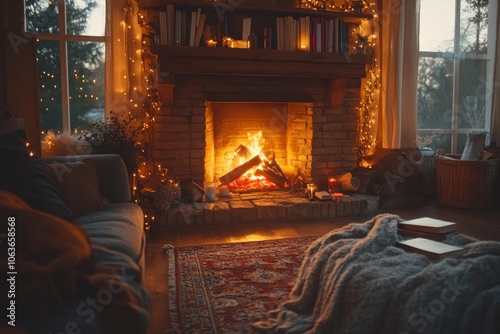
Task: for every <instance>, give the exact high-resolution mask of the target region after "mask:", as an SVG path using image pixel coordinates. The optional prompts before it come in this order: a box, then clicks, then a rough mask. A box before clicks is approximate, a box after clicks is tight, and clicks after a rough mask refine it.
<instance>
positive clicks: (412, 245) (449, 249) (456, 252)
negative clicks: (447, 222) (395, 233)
mask: <svg viewBox="0 0 500 334" xmlns="http://www.w3.org/2000/svg"><path fill="white" fill-rule="evenodd" d="M398 246H399V247H401V248H402V249H404V250H406V251H409V252H412V253H418V254H423V255H425V256H427V257H428V258H429V259H431V260H441V259H444V258H446V257H458V256H460V255H462V254H463V251H464V249H463V247H457V246H453V245H448V244H445V243H443V242H439V241H434V240H430V239H425V238H414V239H409V240H405V241H400V242H398Z"/></svg>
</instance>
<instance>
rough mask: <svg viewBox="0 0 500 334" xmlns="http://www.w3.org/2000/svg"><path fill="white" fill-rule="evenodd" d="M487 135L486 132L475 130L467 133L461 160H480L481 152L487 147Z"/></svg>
mask: <svg viewBox="0 0 500 334" xmlns="http://www.w3.org/2000/svg"><path fill="white" fill-rule="evenodd" d="M486 134H487V132H486V131H475V130H473V131H469V132H467V141H466V142H465V148H464V151H463V152H462V157H461V160H479V157H480V156H481V151H482V150H483V149H484V146H485V142H486Z"/></svg>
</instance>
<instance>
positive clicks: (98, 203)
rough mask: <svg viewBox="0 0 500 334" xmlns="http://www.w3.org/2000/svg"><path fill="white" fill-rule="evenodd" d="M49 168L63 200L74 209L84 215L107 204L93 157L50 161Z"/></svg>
mask: <svg viewBox="0 0 500 334" xmlns="http://www.w3.org/2000/svg"><path fill="white" fill-rule="evenodd" d="M47 169H48V172H49V175H50V176H51V177H52V180H53V181H54V183H55V184H56V186H57V188H58V189H59V191H60V193H61V198H62V200H63V201H64V203H66V205H67V206H68V207H69V208H70V209H71V210H72V211H74V212H76V213H78V214H81V215H83V214H86V213H89V212H93V211H96V210H99V209H102V208H103V207H105V206H106V205H107V202H106V200H105V199H104V198H103V197H102V196H101V193H100V192H99V179H98V177H97V171H96V166H95V163H94V161H93V160H92V159H91V158H86V159H84V160H82V161H71V162H65V163H50V164H47Z"/></svg>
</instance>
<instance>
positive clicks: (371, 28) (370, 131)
mask: <svg viewBox="0 0 500 334" xmlns="http://www.w3.org/2000/svg"><path fill="white" fill-rule="evenodd" d="M367 6H368V7H367V9H368V10H369V11H370V12H371V14H372V15H373V18H374V20H373V21H371V20H363V21H362V23H361V24H360V25H359V27H358V28H357V29H358V32H357V35H358V37H359V40H362V42H363V43H366V45H365V46H364V50H365V51H366V50H368V52H369V54H371V55H372V56H373V61H372V63H369V64H368V65H367V73H366V79H365V80H364V87H363V88H362V91H361V97H360V104H359V117H360V127H359V135H358V144H359V152H360V154H361V157H362V159H361V161H365V160H364V159H363V158H365V157H368V156H370V155H373V154H374V153H375V148H376V144H377V140H376V131H375V130H376V128H375V122H376V118H377V115H378V103H379V92H380V88H381V85H380V68H379V64H378V62H379V60H378V58H377V52H376V50H377V47H378V45H377V43H376V41H377V34H376V28H375V27H377V17H378V15H377V12H376V4H375V3H369V4H367ZM372 23H373V24H372ZM359 40H358V41H359ZM362 167H368V166H362Z"/></svg>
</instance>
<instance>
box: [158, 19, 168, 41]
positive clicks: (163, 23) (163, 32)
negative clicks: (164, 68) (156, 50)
mask: <svg viewBox="0 0 500 334" xmlns="http://www.w3.org/2000/svg"><path fill="white" fill-rule="evenodd" d="M167 24H168V23H167V12H160V44H161V45H167V39H168V32H167V31H168V29H167Z"/></svg>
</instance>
